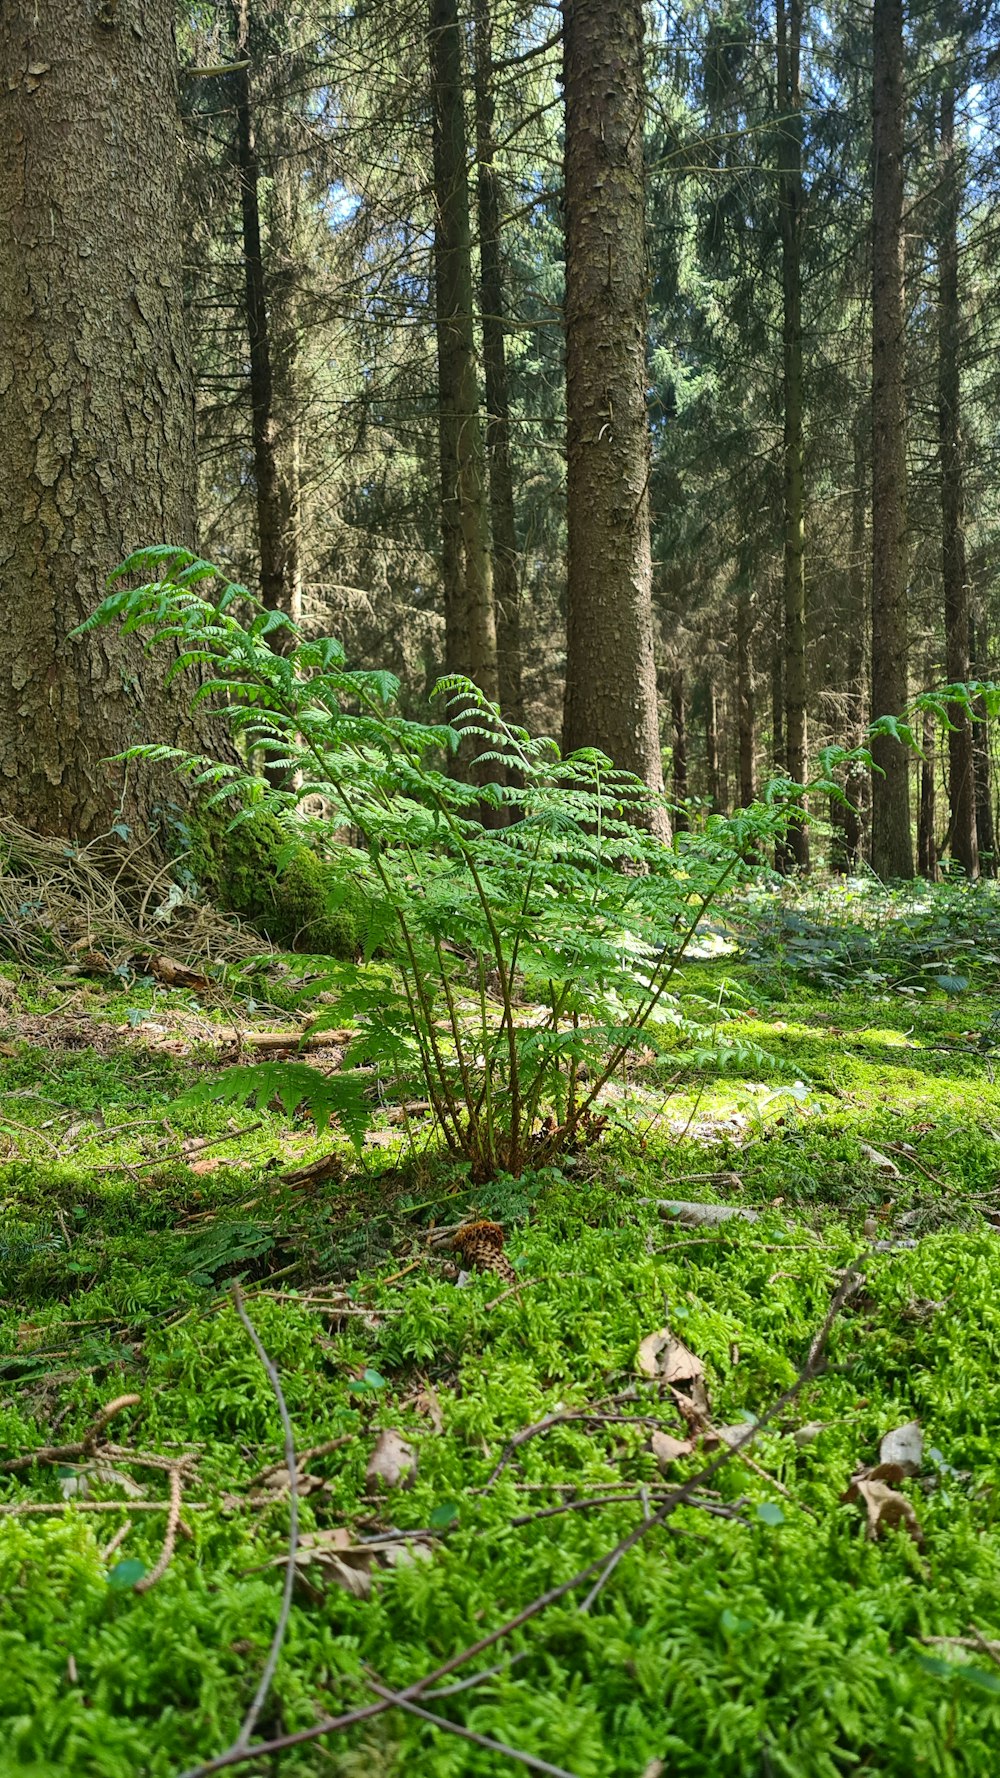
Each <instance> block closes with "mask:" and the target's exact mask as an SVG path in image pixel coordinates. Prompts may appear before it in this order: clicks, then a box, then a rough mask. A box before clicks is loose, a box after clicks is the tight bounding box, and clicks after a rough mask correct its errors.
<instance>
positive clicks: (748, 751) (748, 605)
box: [736, 572, 757, 809]
mask: <svg viewBox="0 0 1000 1778" xmlns="http://www.w3.org/2000/svg"><path fill="white" fill-rule="evenodd" d="M736 704H737V732H738V737H739V799H740V805H741V807H742V808H744V809H746V808H749V806H750V804H751V803H752V802H753V801H754V799H755V797H756V795H757V729H756V710H755V703H754V684H753V589H752V586H751V582H750V575H749V574H748V573H742V572H741V573H740V575H739V577H738V580H737V589H736Z"/></svg>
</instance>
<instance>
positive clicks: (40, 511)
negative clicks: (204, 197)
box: [0, 0, 197, 839]
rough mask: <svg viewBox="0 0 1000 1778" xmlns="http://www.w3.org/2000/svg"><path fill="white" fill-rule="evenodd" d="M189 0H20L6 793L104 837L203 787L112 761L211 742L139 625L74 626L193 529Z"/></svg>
mask: <svg viewBox="0 0 1000 1778" xmlns="http://www.w3.org/2000/svg"><path fill="white" fill-rule="evenodd" d="M176 68H177V58H176V48H175V44H174V34H173V7H172V5H171V4H170V0H142V3H141V4H140V3H138V0H137V3H135V4H132V5H129V6H128V7H125V6H123V7H122V8H121V12H120V15H119V14H118V13H117V12H116V11H115V8H114V7H112V6H105V7H103V8H102V7H95V6H94V5H93V4H91V0H30V4H29V0H22V3H20V4H15V3H14V0H8V3H7V4H5V5H4V6H3V7H2V9H0V90H2V92H3V94H4V97H5V102H6V103H5V112H4V129H3V133H2V140H0V189H2V193H3V199H2V205H0V341H2V344H0V391H2V393H3V396H4V423H3V426H2V428H0V575H2V593H3V609H4V622H3V626H2V633H0V785H2V790H0V799H2V806H3V808H4V810H5V812H6V813H7V814H12V815H15V816H16V817H17V818H18V819H19V820H20V821H22V822H24V823H25V824H26V825H30V826H32V827H35V828H39V829H42V830H44V831H46V832H50V833H60V834H68V835H73V836H74V837H76V838H79V839H88V838H91V837H93V836H94V835H95V834H97V833H100V832H102V831H103V830H106V829H107V828H108V827H110V825H111V824H112V823H114V822H124V823H125V824H126V825H128V826H130V827H132V828H133V829H137V830H142V829H144V828H145V827H146V824H147V822H148V820H149V814H150V810H151V809H152V808H153V807H154V806H155V805H156V804H157V803H161V804H162V803H165V802H166V801H168V800H170V801H173V802H175V803H176V802H177V801H178V800H179V799H180V798H182V796H183V792H182V790H181V788H180V786H179V783H178V781H177V780H176V779H175V778H174V777H173V775H172V774H169V773H168V772H166V771H164V772H163V773H156V772H151V771H149V770H148V769H147V768H145V767H142V768H136V767H133V768H132V769H131V770H130V771H129V772H128V773H126V768H125V767H124V766H123V765H120V764H113V763H108V756H109V755H112V754H116V753H118V752H120V751H121V750H122V749H123V748H125V747H128V746H130V745H131V744H133V743H135V742H138V741H148V740H156V741H162V742H169V743H173V744H180V745H184V744H185V743H186V742H188V741H193V742H194V744H195V745H197V737H196V736H195V735H194V733H193V730H192V725H191V720H190V717H189V716H188V713H187V706H186V696H185V690H184V687H183V685H182V684H176V685H175V686H174V687H173V688H171V689H170V690H166V689H165V688H164V686H163V683H162V678H161V672H162V665H161V662H160V660H159V658H158V659H157V661H156V662H154V663H151V662H150V661H149V660H147V659H146V657H145V656H144V654H143V651H142V647H141V642H140V640H139V638H137V637H135V636H132V637H124V636H122V635H121V634H120V632H118V631H117V630H114V629H102V630H100V631H98V632H97V633H96V634H90V635H87V636H85V637H83V638H80V639H76V640H68V639H67V638H68V633H69V631H70V630H71V629H72V628H73V626H74V625H75V624H77V623H79V621H80V620H81V619H82V618H84V617H86V616H87V615H88V614H89V612H90V611H92V610H93V608H94V606H95V605H96V604H97V602H98V600H99V599H100V597H101V595H102V592H103V588H104V579H105V576H106V575H107V574H108V573H109V571H110V570H111V569H112V568H113V567H114V566H115V565H116V564H117V563H118V562H120V561H121V560H122V558H123V557H124V556H125V555H126V554H127V552H128V551H129V550H131V549H133V548H135V547H136V546H138V545H139V544H142V543H149V542H155V541H167V542H171V543H173V542H177V543H181V544H192V543H193V541H194V527H195V461H194V404H193V395H192V383H191V376H190V367H189V361H188V351H187V340H186V335H185V327H184V318H183V312H182V295H181V259H182V257H183V255H182V253H181V235H180V227H179V220H178V203H177V198H178V189H177V181H178V166H177V118H176V109H175V91H176Z"/></svg>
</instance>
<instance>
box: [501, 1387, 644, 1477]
mask: <svg viewBox="0 0 1000 1778" xmlns="http://www.w3.org/2000/svg"><path fill="white" fill-rule="evenodd" d="M581 1422H582V1423H583V1424H584V1425H588V1426H600V1425H605V1424H608V1425H612V1426H662V1425H663V1419H662V1416H661V1415H659V1414H603V1413H601V1412H599V1411H596V1412H595V1410H594V1409H592V1408H566V1409H565V1410H564V1411H563V1412H562V1413H558V1414H546V1416H545V1418H544V1420H536V1421H535V1422H534V1424H533V1425H531V1426H522V1428H521V1430H520V1432H515V1434H514V1436H513V1438H511V1439H508V1441H507V1443H506V1445H505V1446H504V1448H503V1451H502V1452H501V1454H500V1460H499V1462H498V1463H497V1465H496V1467H495V1469H494V1470H493V1471H492V1472H491V1474H490V1475H489V1476H487V1478H486V1481H485V1482H484V1483H483V1485H482V1487H481V1488H473V1489H472V1490H471V1492H472V1493H473V1494H486V1493H488V1492H489V1490H490V1489H491V1488H492V1486H493V1484H494V1482H495V1481H496V1479H497V1477H498V1476H499V1475H501V1474H502V1472H503V1471H504V1470H505V1469H506V1467H507V1465H508V1463H509V1462H510V1460H511V1458H512V1457H513V1455H514V1452H515V1451H517V1450H520V1447H521V1446H522V1445H526V1444H527V1442H528V1440H529V1439H530V1438H537V1436H538V1434H539V1433H541V1432H548V1431H549V1429H550V1427H553V1426H566V1425H573V1424H574V1423H575V1424H580V1423H581Z"/></svg>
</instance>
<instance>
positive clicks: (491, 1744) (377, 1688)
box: [367, 1677, 573, 1778]
mask: <svg viewBox="0 0 1000 1778" xmlns="http://www.w3.org/2000/svg"><path fill="white" fill-rule="evenodd" d="M367 1683H368V1685H370V1686H371V1688H372V1691H373V1692H378V1695H379V1697H380V1698H384V1699H385V1701H386V1704H387V1705H389V1706H390V1708H391V1707H393V1706H395V1707H396V1708H398V1709H400V1710H407V1711H409V1713H410V1715H411V1716H419V1718H420V1720H421V1722H429V1723H433V1725H434V1727H435V1728H436V1729H445V1730H447V1732H448V1734H450V1735H458V1736H460V1737H461V1739H462V1740H463V1741H471V1742H472V1743H473V1744H474V1746H476V1747H485V1748H487V1749H488V1751H489V1752H490V1753H502V1754H503V1756H504V1758H505V1759H513V1760H517V1761H518V1763H519V1764H520V1765H522V1766H527V1767H528V1768H529V1769H530V1770H531V1771H532V1772H545V1773H547V1774H548V1775H549V1778H573V1773H572V1772H567V1770H566V1768H565V1766H553V1765H550V1764H549V1761H548V1760H547V1759H539V1758H538V1756H537V1754H534V1753H522V1752H521V1750H520V1748H517V1747H508V1745H507V1743H506V1741H493V1740H491V1738H490V1736H489V1735H477V1734H476V1732H475V1730H474V1729H467V1728H466V1727H465V1726H464V1724H463V1723H460V1722H451V1721H449V1719H448V1717H446V1716H435V1715H434V1712H433V1711H431V1710H424V1709H422V1708H421V1706H420V1705H419V1704H414V1703H413V1702H412V1700H411V1699H410V1698H405V1697H403V1696H402V1695H401V1693H399V1692H392V1691H390V1690H389V1688H388V1686H385V1685H380V1684H379V1683H378V1681H377V1680H375V1679H372V1678H370V1677H369V1678H368V1679H367Z"/></svg>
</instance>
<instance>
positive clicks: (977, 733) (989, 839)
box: [970, 620, 997, 877]
mask: <svg viewBox="0 0 1000 1778" xmlns="http://www.w3.org/2000/svg"><path fill="white" fill-rule="evenodd" d="M970 643H971V654H972V673H973V677H974V678H976V679H987V678H988V677H989V672H988V667H989V661H988V656H989V649H988V646H987V634H986V626H985V623H984V622H983V621H982V620H981V621H980V622H979V623H978V624H975V625H970ZM973 717H974V727H973V765H974V768H975V775H976V833H977V837H978V840H979V870H980V875H981V876H984V877H995V876H996V875H997V844H996V828H995V824H994V820H993V788H992V783H991V776H992V774H991V771H990V721H989V718H988V717H987V714H986V700H985V698H982V697H978V698H976V699H975V701H974V703H973Z"/></svg>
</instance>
